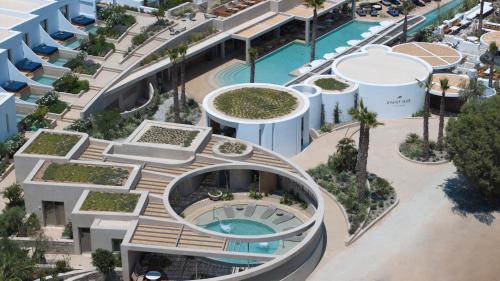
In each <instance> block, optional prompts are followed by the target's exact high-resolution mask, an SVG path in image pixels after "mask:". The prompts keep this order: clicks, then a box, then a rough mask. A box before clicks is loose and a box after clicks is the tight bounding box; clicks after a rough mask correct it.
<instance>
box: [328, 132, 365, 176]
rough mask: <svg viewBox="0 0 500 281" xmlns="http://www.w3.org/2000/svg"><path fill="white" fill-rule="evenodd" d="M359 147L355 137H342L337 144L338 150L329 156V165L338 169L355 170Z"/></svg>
mask: <svg viewBox="0 0 500 281" xmlns="http://www.w3.org/2000/svg"><path fill="white" fill-rule="evenodd" d="M357 156H358V149H357V148H356V145H355V143H354V140H353V139H350V138H342V139H341V140H340V141H339V143H338V144H337V152H336V153H334V154H333V155H331V156H330V157H328V166H331V167H332V168H333V169H334V170H336V171H351V172H354V168H355V167H356V160H357Z"/></svg>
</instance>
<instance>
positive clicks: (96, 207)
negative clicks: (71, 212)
mask: <svg viewBox="0 0 500 281" xmlns="http://www.w3.org/2000/svg"><path fill="white" fill-rule="evenodd" d="M139 197H140V196H139V194H132V193H113V192H98V191H90V192H89V194H88V195H87V197H86V198H85V201H83V204H82V207H81V208H80V210H82V211H103V212H127V213H130V212H133V211H134V209H135V207H136V206H137V201H138V200H139Z"/></svg>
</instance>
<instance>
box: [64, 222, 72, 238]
mask: <svg viewBox="0 0 500 281" xmlns="http://www.w3.org/2000/svg"><path fill="white" fill-rule="evenodd" d="M62 236H63V237H66V238H68V239H73V223H72V222H68V223H67V224H65V225H64V231H63V233H62Z"/></svg>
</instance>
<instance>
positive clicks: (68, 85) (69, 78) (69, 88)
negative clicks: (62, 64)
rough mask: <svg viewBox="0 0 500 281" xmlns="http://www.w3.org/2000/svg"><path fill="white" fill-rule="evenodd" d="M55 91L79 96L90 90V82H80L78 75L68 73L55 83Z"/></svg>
mask: <svg viewBox="0 0 500 281" xmlns="http://www.w3.org/2000/svg"><path fill="white" fill-rule="evenodd" d="M53 86H54V89H55V90H56V91H58V92H64V93H70V94H74V95H77V94H79V93H80V92H82V91H83V92H86V91H88V90H89V89H90V86H89V81H87V80H79V79H78V76H76V74H72V73H68V74H65V75H64V76H63V77H61V78H59V79H57V80H56V81H55V82H54V85H53Z"/></svg>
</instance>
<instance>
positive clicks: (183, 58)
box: [177, 44, 188, 107]
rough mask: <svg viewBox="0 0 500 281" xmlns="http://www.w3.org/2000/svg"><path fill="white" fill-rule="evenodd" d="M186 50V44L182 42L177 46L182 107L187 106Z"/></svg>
mask: <svg viewBox="0 0 500 281" xmlns="http://www.w3.org/2000/svg"><path fill="white" fill-rule="evenodd" d="M187 50H188V45H186V44H182V45H180V46H179V47H177V51H178V52H179V56H180V59H181V62H180V68H181V103H182V106H183V107H186V106H187V99H186V62H185V61H186V53H187Z"/></svg>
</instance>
